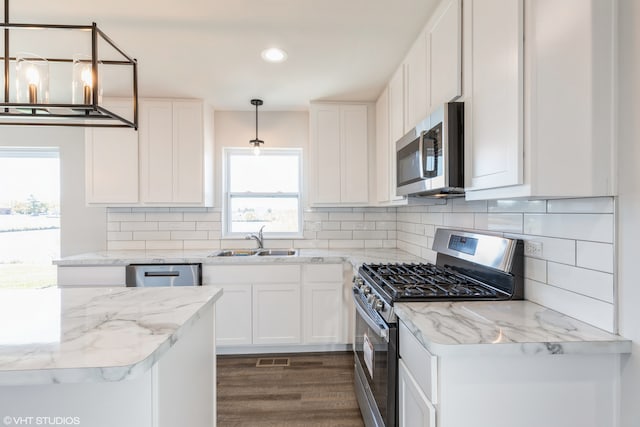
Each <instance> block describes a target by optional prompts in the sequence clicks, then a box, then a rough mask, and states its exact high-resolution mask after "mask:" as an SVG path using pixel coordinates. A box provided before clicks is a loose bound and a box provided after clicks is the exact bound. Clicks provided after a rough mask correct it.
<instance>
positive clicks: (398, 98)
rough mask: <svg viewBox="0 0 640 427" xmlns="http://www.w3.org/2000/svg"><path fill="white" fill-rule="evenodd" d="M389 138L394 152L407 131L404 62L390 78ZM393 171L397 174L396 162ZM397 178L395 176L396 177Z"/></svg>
mask: <svg viewBox="0 0 640 427" xmlns="http://www.w3.org/2000/svg"><path fill="white" fill-rule="evenodd" d="M388 90H389V138H390V140H391V145H392V148H393V152H394V159H395V143H396V141H397V140H399V139H400V138H402V137H403V136H404V134H405V133H406V131H405V128H404V108H405V102H404V64H400V67H398V69H397V70H396V72H395V73H394V75H393V76H392V77H391V80H389V85H388ZM393 172H394V174H395V162H394V169H393ZM394 179H395V177H394Z"/></svg>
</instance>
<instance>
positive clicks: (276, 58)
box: [261, 47, 287, 62]
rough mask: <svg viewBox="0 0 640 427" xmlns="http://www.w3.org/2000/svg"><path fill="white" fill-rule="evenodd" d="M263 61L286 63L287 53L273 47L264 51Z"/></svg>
mask: <svg viewBox="0 0 640 427" xmlns="http://www.w3.org/2000/svg"><path fill="white" fill-rule="evenodd" d="M261 55H262V59H264V60H265V61H267V62H284V61H285V60H286V59H287V52H285V51H284V50H282V49H279V48H277V47H271V48H269V49H265V50H263V51H262V54H261Z"/></svg>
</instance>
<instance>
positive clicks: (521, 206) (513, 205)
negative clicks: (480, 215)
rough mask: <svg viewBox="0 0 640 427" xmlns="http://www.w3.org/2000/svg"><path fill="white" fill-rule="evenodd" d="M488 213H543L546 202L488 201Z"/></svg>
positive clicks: (545, 208)
mask: <svg viewBox="0 0 640 427" xmlns="http://www.w3.org/2000/svg"><path fill="white" fill-rule="evenodd" d="M487 207H488V209H489V212H528V213H545V212H546V211H547V201H546V200H490V201H489V203H488V206H487Z"/></svg>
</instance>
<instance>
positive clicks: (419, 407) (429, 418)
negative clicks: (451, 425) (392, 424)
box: [398, 359, 436, 427]
mask: <svg viewBox="0 0 640 427" xmlns="http://www.w3.org/2000/svg"><path fill="white" fill-rule="evenodd" d="M398 408H399V422H400V427H436V410H435V408H434V407H433V405H432V404H431V402H430V401H429V399H427V396H425V394H424V392H423V391H422V390H421V389H420V386H419V385H418V383H417V381H416V380H415V378H413V376H412V375H411V372H410V371H409V369H408V368H407V365H405V364H404V362H403V360H402V359H400V361H399V363H398Z"/></svg>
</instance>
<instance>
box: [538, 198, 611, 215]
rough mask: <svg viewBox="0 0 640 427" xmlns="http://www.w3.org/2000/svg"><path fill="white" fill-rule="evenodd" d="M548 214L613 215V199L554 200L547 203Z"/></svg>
mask: <svg viewBox="0 0 640 427" xmlns="http://www.w3.org/2000/svg"><path fill="white" fill-rule="evenodd" d="M547 212H548V213H588V214H592V213H613V198H611V197H594V198H589V199H555V200H549V201H548V202H547Z"/></svg>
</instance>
